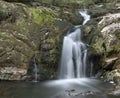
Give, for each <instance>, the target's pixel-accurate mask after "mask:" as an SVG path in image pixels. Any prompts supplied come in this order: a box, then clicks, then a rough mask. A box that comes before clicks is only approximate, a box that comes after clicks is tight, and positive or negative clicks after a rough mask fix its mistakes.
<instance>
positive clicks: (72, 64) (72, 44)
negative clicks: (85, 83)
mask: <svg viewBox="0 0 120 98" xmlns="http://www.w3.org/2000/svg"><path fill="white" fill-rule="evenodd" d="M79 13H80V14H81V15H82V16H83V18H84V21H83V25H84V24H86V23H87V21H89V19H90V16H89V15H88V14H87V11H81V10H79ZM74 29H75V30H74V31H73V32H69V34H68V35H67V36H65V37H64V40H63V49H62V56H61V65H60V74H59V78H60V79H66V78H80V77H86V58H87V45H86V44H85V43H84V42H82V40H81V29H80V28H79V26H75V27H74Z"/></svg>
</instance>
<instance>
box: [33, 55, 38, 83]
mask: <svg viewBox="0 0 120 98" xmlns="http://www.w3.org/2000/svg"><path fill="white" fill-rule="evenodd" d="M33 66H34V80H33V81H34V82H37V81H38V72H39V70H38V67H37V64H36V58H35V57H34V58H33Z"/></svg>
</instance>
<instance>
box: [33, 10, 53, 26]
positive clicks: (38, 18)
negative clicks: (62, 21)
mask: <svg viewBox="0 0 120 98" xmlns="http://www.w3.org/2000/svg"><path fill="white" fill-rule="evenodd" d="M31 10H32V15H33V21H34V22H35V23H36V24H38V25H40V26H43V25H44V24H45V23H47V22H54V18H55V16H54V13H51V12H50V10H49V9H47V8H46V9H42V10H40V9H35V8H32V9H31Z"/></svg>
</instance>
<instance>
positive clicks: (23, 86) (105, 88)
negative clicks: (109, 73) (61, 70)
mask: <svg viewBox="0 0 120 98" xmlns="http://www.w3.org/2000/svg"><path fill="white" fill-rule="evenodd" d="M111 90H112V85H111V84H109V83H104V82H101V81H99V80H95V79H85V78H84V79H67V80H54V81H46V82H36V83H35V82H8V81H0V98H120V96H112V95H108V93H109V92H111Z"/></svg>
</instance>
